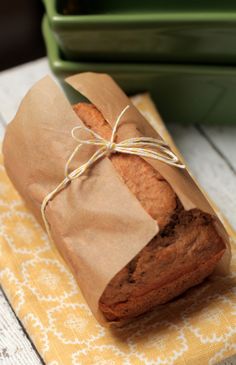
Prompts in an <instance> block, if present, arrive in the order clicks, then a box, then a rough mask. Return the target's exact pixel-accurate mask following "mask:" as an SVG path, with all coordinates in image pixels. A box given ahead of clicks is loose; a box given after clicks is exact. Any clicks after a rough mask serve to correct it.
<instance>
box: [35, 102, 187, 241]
mask: <svg viewBox="0 0 236 365" xmlns="http://www.w3.org/2000/svg"><path fill="white" fill-rule="evenodd" d="M129 107H130V106H129V105H127V106H126V107H125V108H124V109H123V110H122V112H121V113H120V114H119V116H118V118H117V120H116V122H115V125H114V127H113V129H112V134H111V138H110V140H106V139H105V138H103V137H101V136H100V135H99V134H97V133H95V132H94V131H92V130H91V129H89V128H86V127H84V126H77V127H74V128H73V129H72V131H71V135H72V138H73V139H74V140H76V141H77V142H78V144H77V146H76V147H75V149H74V151H73V152H72V154H71V155H70V157H69V159H68V161H67V162H66V165H65V178H64V180H63V181H61V182H60V184H59V185H58V186H57V187H56V188H55V189H54V190H53V191H51V192H50V193H49V194H48V195H47V196H46V197H45V198H44V200H43V202H42V205H41V214H42V218H43V221H44V224H45V227H46V230H47V233H48V235H49V237H50V238H51V234H50V227H49V223H48V221H47V218H46V207H47V205H48V203H49V201H51V200H52V199H53V198H54V197H55V196H56V195H57V194H58V193H59V192H60V191H61V190H62V189H64V188H65V187H66V186H67V185H68V184H69V183H70V182H71V181H73V180H75V179H77V178H78V177H80V176H81V175H83V174H84V172H85V171H86V170H88V169H89V168H90V167H91V166H92V165H93V164H94V163H95V162H96V161H98V160H100V159H101V158H103V157H105V156H107V155H109V154H110V153H114V152H119V153H126V154H129V155H136V156H140V157H147V158H152V159H154V160H159V161H162V162H164V163H166V164H168V165H171V166H176V167H178V168H181V169H183V168H185V165H183V164H182V163H181V162H180V160H179V159H178V157H177V156H176V155H175V154H174V153H173V152H172V151H171V150H170V148H169V146H168V144H167V143H166V142H164V141H163V140H161V139H157V138H151V137H135V138H129V139H125V140H123V141H122V142H119V143H116V142H115V137H116V133H117V129H118V125H119V123H120V121H121V119H122V117H123V115H124V114H125V112H126V111H127V110H128V109H129ZM78 130H84V131H87V132H89V133H90V134H91V135H92V136H93V137H94V138H93V139H87V140H83V139H80V138H79V137H78V136H76V135H75V132H76V131H78ZM83 145H89V146H99V147H100V148H99V149H98V150H97V151H96V152H95V153H94V154H93V155H92V157H90V158H89V159H88V161H87V162H85V163H84V164H82V165H80V166H79V167H77V168H76V169H74V170H73V171H71V172H70V164H71V162H72V160H73V159H74V157H75V155H76V154H77V153H78V151H79V150H80V148H81V147H82V146H83Z"/></svg>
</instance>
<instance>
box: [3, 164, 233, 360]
mask: <svg viewBox="0 0 236 365" xmlns="http://www.w3.org/2000/svg"><path fill="white" fill-rule="evenodd" d="M229 229H230V228H229ZM233 235H234V232H231V236H232V242H233ZM232 246H233V260H232V273H231V275H229V276H227V277H221V278H215V279H209V280H207V281H206V282H205V283H204V284H202V285H200V286H198V287H197V288H193V289H191V290H190V291H188V292H187V293H186V294H185V295H183V296H181V297H180V298H178V299H177V300H175V301H173V302H171V303H169V304H168V305H165V306H163V308H162V309H160V310H158V311H155V312H153V313H151V314H149V315H146V316H145V317H144V318H142V319H139V320H137V321H135V322H134V323H132V324H130V325H128V326H127V327H125V328H121V329H117V330H110V329H105V328H103V327H101V326H100V325H99V324H98V323H97V322H96V320H95V319H94V317H93V316H92V314H91V313H90V310H89V309H88V307H87V305H86V303H85V302H84V300H83V297H82V295H81V293H80V291H79V288H78V286H77V284H76V282H75V280H74V278H73V276H72V274H71V273H70V270H69V269H68V268H67V266H66V264H65V263H64V261H63V260H62V259H61V257H60V255H59V254H58V252H57V251H56V249H55V248H54V247H53V246H52V245H51V244H50V243H49V241H48V239H47V236H46V234H45V233H44V232H43V230H42V229H41V227H40V226H39V225H38V224H37V222H36V221H35V219H34V217H33V216H32V215H31V213H30V212H29V211H28V210H27V208H26V207H25V205H24V203H23V201H22V200H21V198H20V197H19V196H18V194H17V193H16V191H15V190H14V188H13V187H12V185H11V183H10V182H9V180H8V178H7V176H6V173H5V171H4V167H3V164H2V160H1V165H0V283H1V285H2V287H3V289H4V291H5V293H6V294H7V296H8V298H9V300H10V302H11V304H12V306H13V308H14V310H15V312H16V314H17V316H18V317H19V319H20V320H21V321H22V323H23V325H24V326H25V328H26V330H27V332H28V334H29V336H30V337H31V338H32V340H33V341H34V343H35V346H36V347H37V349H38V351H39V353H40V354H41V356H42V358H43V359H44V361H45V362H46V364H50V365H70V364H71V365H87V364H88V365H116V364H121V365H133V364H134V365H136V364H137V365H173V364H174V365H192V364H194V365H205V364H209V365H213V364H215V363H217V362H219V361H220V360H222V359H224V358H226V357H228V356H231V355H233V354H234V353H236V275H235V274H236V249H235V243H234V244H232Z"/></svg>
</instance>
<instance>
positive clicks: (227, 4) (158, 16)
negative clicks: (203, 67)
mask: <svg viewBox="0 0 236 365" xmlns="http://www.w3.org/2000/svg"><path fill="white" fill-rule="evenodd" d="M65 2H66V0H44V3H45V7H46V11H47V15H48V18H49V22H50V26H51V28H52V30H53V32H54V34H55V36H56V39H57V41H58V43H59V46H60V48H61V49H62V50H63V52H64V54H65V55H66V56H67V58H68V59H74V60H80V61H81V60H85V61H92V60H95V61H97V60H101V61H104V60H106V61H111V60H112V61H117V62H119V61H121V60H123V61H125V62H127V61H136V62H137V61H145V62H146V61H159V62H185V63H187V62H188V63H224V64H225V63H228V64H230V63H235V62H236V47H235V44H236V2H235V0H227V1H222V0H214V1H212V0H191V1H189V0H168V1H166V0H145V1H137V0H128V1H127V0H99V1H96V0H77V2H78V4H79V6H80V8H81V10H80V14H79V15H63V14H62V13H61V12H62V9H63V6H64V4H65ZM134 9H135V10H134Z"/></svg>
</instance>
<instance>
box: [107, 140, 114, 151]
mask: <svg viewBox="0 0 236 365" xmlns="http://www.w3.org/2000/svg"><path fill="white" fill-rule="evenodd" d="M106 147H107V153H108V154H109V153H112V152H115V150H116V143H115V142H112V141H109V142H107V143H106Z"/></svg>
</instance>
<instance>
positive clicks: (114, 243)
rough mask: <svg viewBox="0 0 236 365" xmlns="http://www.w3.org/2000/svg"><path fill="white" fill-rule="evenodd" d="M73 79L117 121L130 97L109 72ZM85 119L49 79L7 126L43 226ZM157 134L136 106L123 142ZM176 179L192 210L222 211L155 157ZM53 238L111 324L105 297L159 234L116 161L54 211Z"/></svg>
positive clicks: (10, 163)
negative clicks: (116, 278) (75, 132)
mask: <svg viewBox="0 0 236 365" xmlns="http://www.w3.org/2000/svg"><path fill="white" fill-rule="evenodd" d="M67 82H68V83H69V84H70V85H71V86H73V87H74V88H75V89H76V90H78V91H79V92H80V93H81V94H83V95H84V96H86V97H87V98H88V100H90V101H91V102H92V103H93V104H94V105H95V106H96V107H97V108H98V109H99V110H100V111H101V113H102V114H103V115H104V117H105V119H106V120H107V121H108V122H109V123H110V125H111V126H113V125H114V123H115V120H116V118H117V117H118V115H119V114H120V112H121V110H122V109H123V108H124V107H125V106H126V105H127V104H130V100H129V99H128V98H127V96H126V95H125V94H124V93H123V92H122V91H121V89H120V88H119V87H118V86H117V85H116V84H115V82H114V81H113V80H112V79H111V78H110V77H109V76H107V75H103V74H94V73H83V74H79V75H75V76H72V77H69V78H68V79H67ZM80 124H83V123H82V122H81V120H80V119H79V118H78V116H77V115H76V114H75V113H74V112H73V109H72V107H71V105H70V104H69V102H68V101H67V100H66V98H65V97H64V95H63V93H62V92H61V91H60V89H59V88H58V87H57V85H56V84H55V83H54V82H53V81H52V80H51V79H50V78H49V77H45V78H43V79H42V80H41V81H39V82H38V83H36V84H35V86H33V88H32V89H31V90H30V91H29V92H28V94H27V95H26V96H25V98H24V99H23V101H22V103H21V105H20V107H19V110H18V112H17V114H16V116H15V118H14V119H13V121H12V122H11V123H10V125H9V126H8V128H7V132H6V136H5V139H4V145H3V154H4V163H5V166H6V170H7V173H8V175H9V177H10V179H11V180H12V182H13V184H14V185H15V187H16V189H17V190H18V191H19V193H20V194H21V195H22V197H23V198H24V199H25V201H26V203H27V204H28V206H29V208H30V209H31V210H32V212H33V213H34V215H35V216H36V218H37V219H38V220H39V221H40V222H41V223H42V218H41V213H40V207H41V203H42V201H43V199H44V197H45V196H46V195H47V194H48V193H49V192H51V191H52V190H53V189H54V188H55V187H56V186H57V185H58V184H59V183H60V182H61V181H62V180H63V178H64V168H65V164H66V161H67V159H68V158H69V156H70V154H71V152H72V150H73V149H74V148H75V146H76V142H75V141H74V140H73V139H72V137H71V130H72V128H73V127H75V126H77V125H80ZM140 134H143V135H146V136H151V137H157V132H156V131H155V130H154V129H153V128H152V127H151V126H150V125H149V124H148V123H147V121H146V119H145V118H144V117H143V116H142V115H141V114H140V113H139V112H138V110H137V109H136V108H135V107H134V106H131V108H130V109H129V110H128V111H127V113H126V114H125V116H124V118H123V122H122V123H121V127H120V128H119V131H118V137H119V139H124V138H128V137H131V136H136V135H140ZM93 152H94V147H87V148H86V149H84V150H83V153H81V154H79V156H78V158H77V161H76V163H75V162H74V166H73V167H74V168H75V167H76V166H78V165H79V164H80V163H82V161H85V160H86V159H87V158H88V157H89V156H90V155H91V153H93ZM148 163H150V164H151V165H152V166H153V167H154V168H155V169H157V170H158V171H160V173H161V174H162V175H163V176H164V177H165V179H166V180H167V181H168V182H169V183H170V184H171V186H172V187H173V189H174V190H175V192H176V194H177V195H178V197H179V199H180V200H181V202H182V204H183V205H184V207H185V209H191V208H194V207H197V208H199V209H201V210H203V211H206V212H208V213H210V214H213V215H216V214H215V212H214V209H213V208H212V206H211V205H210V203H209V202H208V201H207V199H206V198H205V197H204V195H203V194H202V192H201V191H200V189H199V188H198V187H197V185H196V184H195V183H194V181H193V179H192V178H191V176H190V175H189V173H188V171H187V170H181V169H178V168H175V167H170V166H168V165H166V164H164V163H161V162H158V161H154V160H150V159H149V160H148ZM46 216H47V220H48V222H49V224H50V230H51V235H52V238H53V241H54V242H55V244H56V246H57V247H58V249H59V250H60V252H61V254H62V256H63V257H64V258H65V260H66V261H67V262H68V263H69V265H70V266H71V268H72V270H73V272H74V275H75V277H76V279H77V281H78V283H79V286H80V289H81V291H82V292H83V295H84V297H85V299H86V301H87V302H88V305H89V306H90V308H91V310H92V312H93V313H94V315H95V316H96V318H97V319H98V320H99V321H100V322H101V323H104V322H106V321H105V319H104V317H103V316H102V314H101V313H100V311H99V308H98V301H99V298H100V296H101V295H102V293H103V291H104V289H105V287H106V286H107V284H108V283H109V281H110V280H111V279H112V278H113V277H114V275H115V274H116V273H117V272H119V271H120V270H121V269H122V268H123V267H124V266H125V265H126V264H127V263H128V262H129V261H130V260H131V259H132V258H133V257H134V256H135V255H136V254H137V253H138V252H139V251H140V250H141V249H142V248H143V247H145V246H146V245H147V243H148V242H149V241H150V240H151V239H152V238H153V237H154V236H155V235H156V234H157V233H158V225H157V223H156V221H154V220H153V219H152V218H151V217H150V216H149V215H148V214H147V213H146V212H145V210H144V209H143V208H142V206H141V204H140V203H139V202H138V200H137V199H136V198H135V197H134V196H133V194H131V193H130V191H129V190H128V188H127V187H126V185H125V184H124V183H123V181H122V180H121V178H120V177H119V175H118V174H117V172H116V171H115V169H114V167H113V165H112V164H111V162H110V161H109V159H108V158H103V159H102V160H101V161H99V162H98V163H96V164H95V165H94V166H93V167H92V168H91V169H90V170H89V171H87V172H86V173H85V174H84V175H83V176H81V177H79V178H78V179H76V180H73V181H72V182H71V183H70V184H69V185H68V186H67V187H66V188H65V189H64V190H63V191H61V192H60V193H58V194H57V195H56V197H54V199H53V200H52V201H50V202H49V204H48V206H47V208H46ZM216 226H217V229H218V231H219V233H220V234H221V235H222V237H223V239H224V240H225V242H226V245H227V250H226V253H225V255H224V257H223V259H222V260H221V262H220V264H219V265H218V272H224V271H227V269H228V264H229V257H230V249H229V244H228V236H227V234H226V231H225V229H224V227H223V225H222V224H221V222H220V220H219V219H216Z"/></svg>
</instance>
